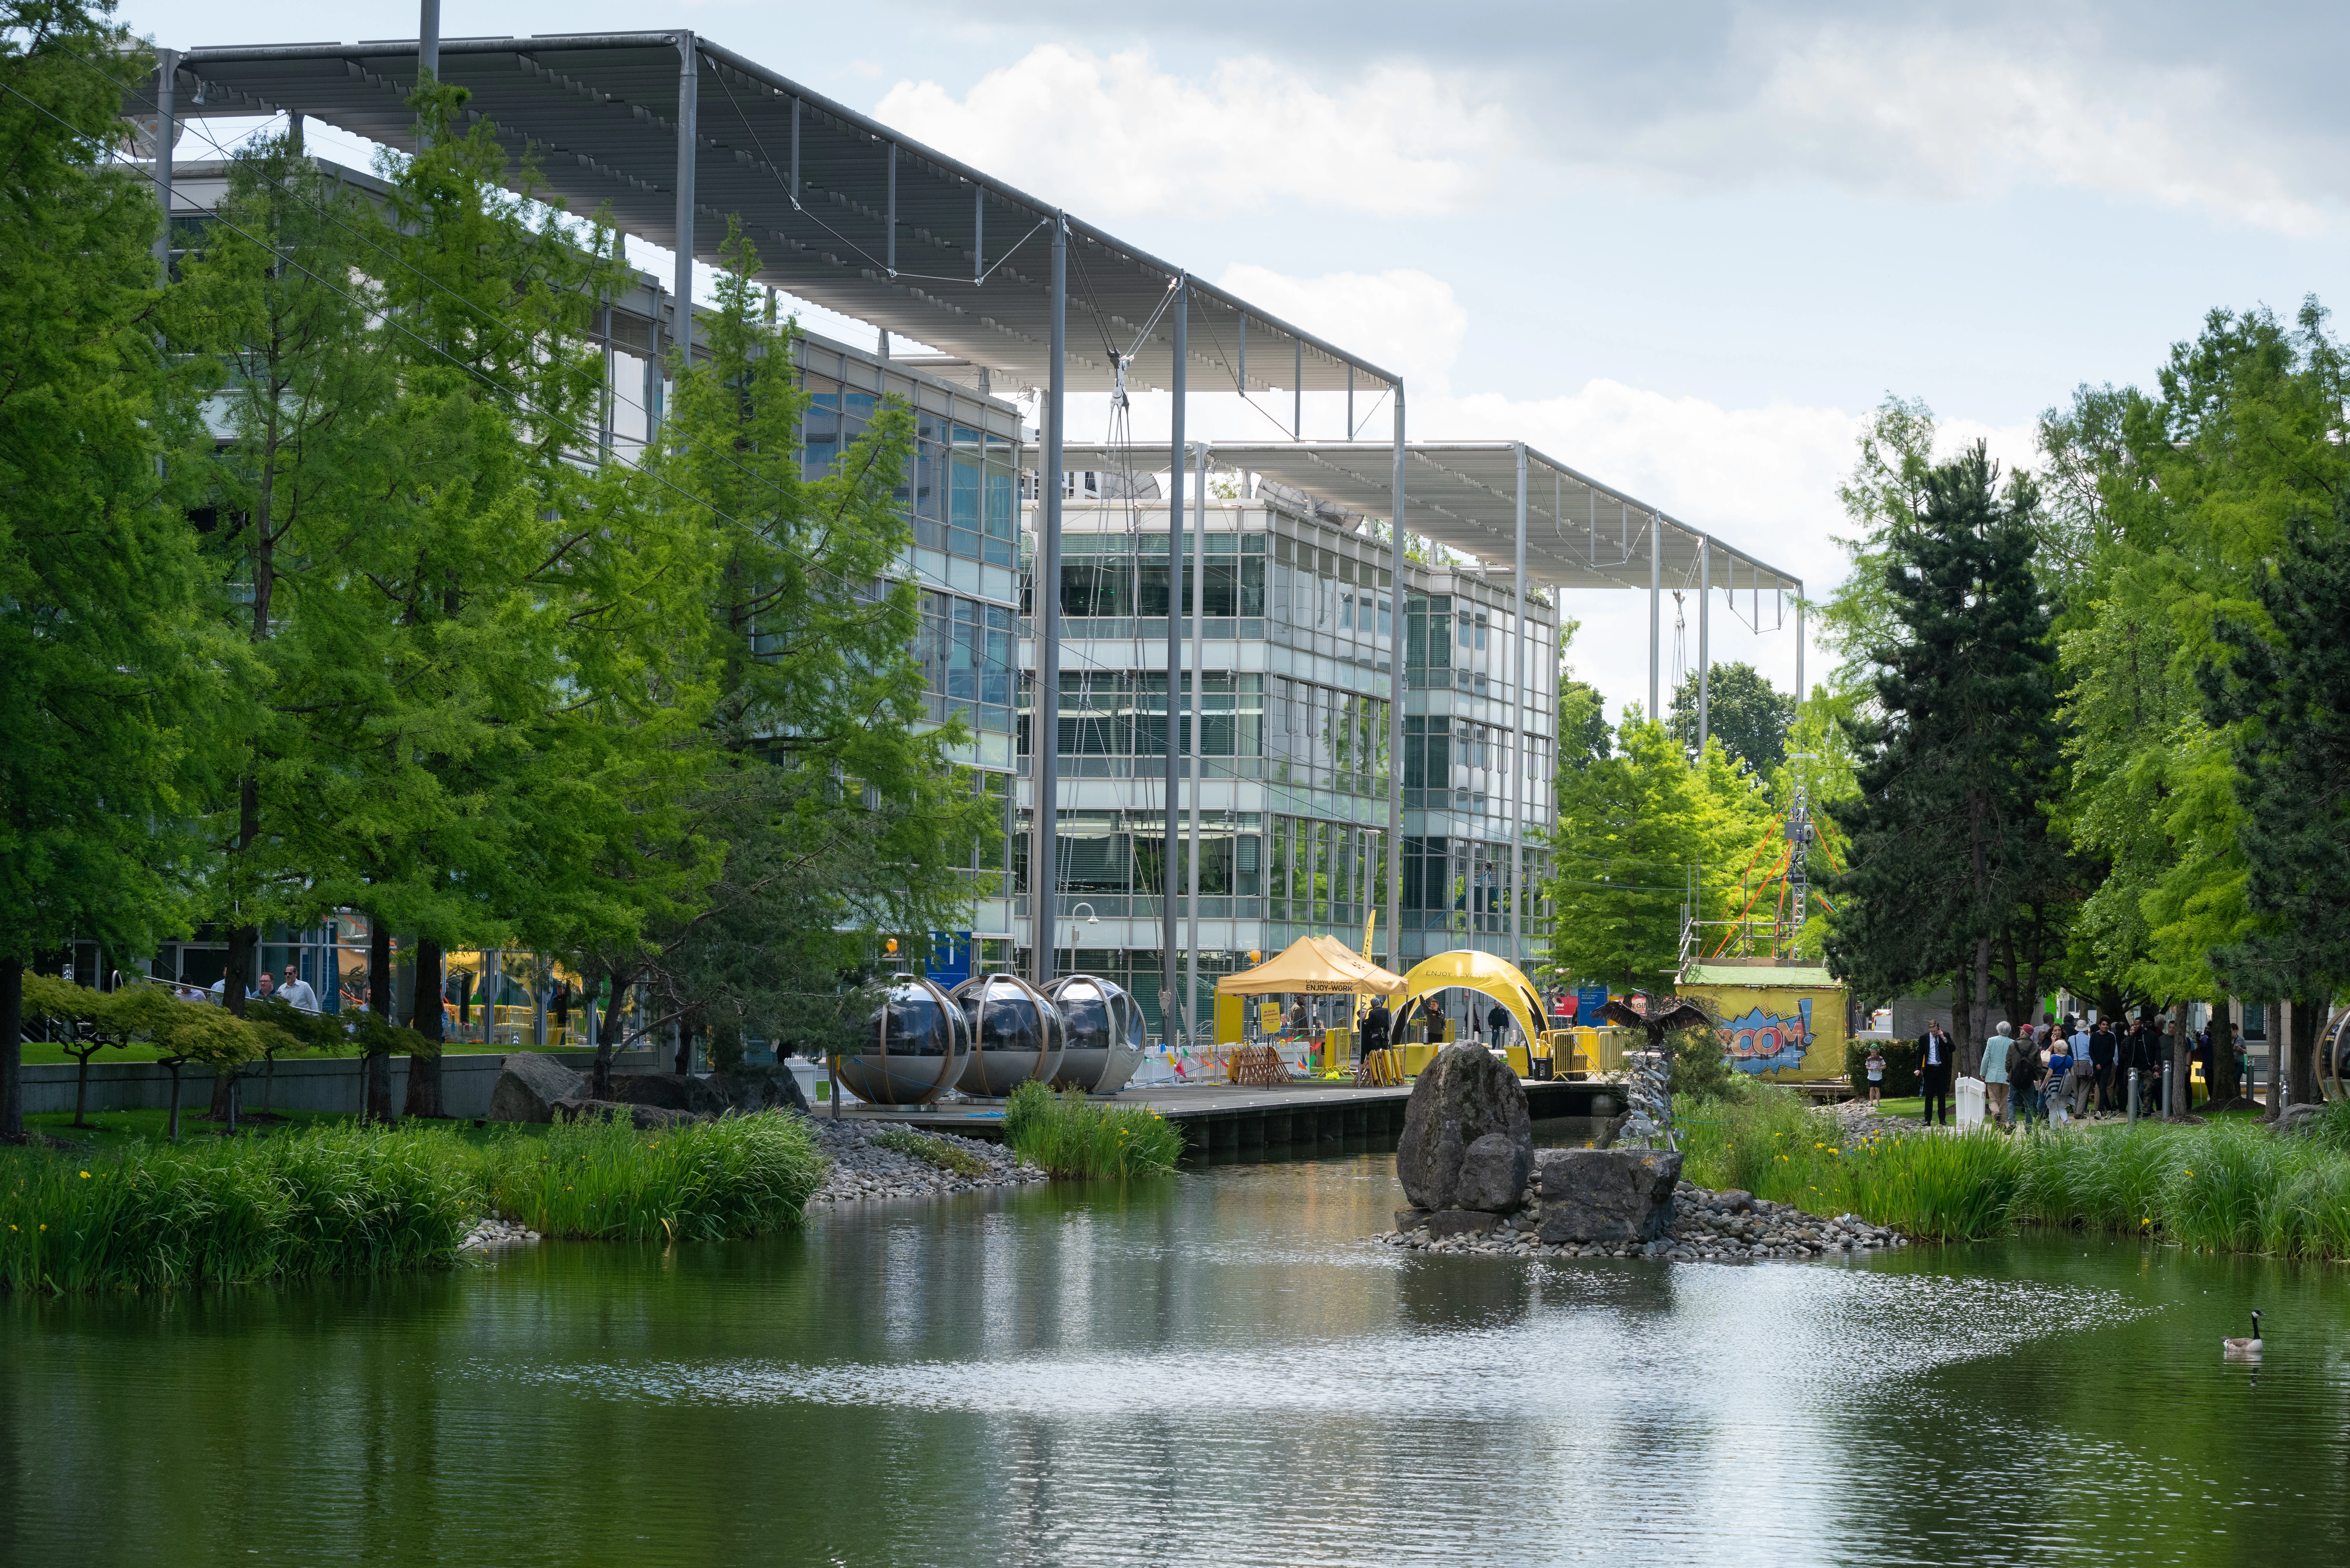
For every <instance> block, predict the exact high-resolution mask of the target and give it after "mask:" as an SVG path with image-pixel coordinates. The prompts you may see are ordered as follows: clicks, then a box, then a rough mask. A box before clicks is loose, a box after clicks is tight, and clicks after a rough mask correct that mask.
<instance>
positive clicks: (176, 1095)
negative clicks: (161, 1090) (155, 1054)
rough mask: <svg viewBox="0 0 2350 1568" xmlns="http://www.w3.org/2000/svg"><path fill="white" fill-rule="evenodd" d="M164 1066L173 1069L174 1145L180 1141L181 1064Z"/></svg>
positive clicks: (170, 1063)
mask: <svg viewBox="0 0 2350 1568" xmlns="http://www.w3.org/2000/svg"><path fill="white" fill-rule="evenodd" d="M163 1065H165V1066H166V1067H169V1068H171V1069H172V1123H171V1126H172V1133H171V1137H172V1142H173V1143H177V1142H179V1141H180V1064H178V1063H177V1062H166V1063H164V1064H163Z"/></svg>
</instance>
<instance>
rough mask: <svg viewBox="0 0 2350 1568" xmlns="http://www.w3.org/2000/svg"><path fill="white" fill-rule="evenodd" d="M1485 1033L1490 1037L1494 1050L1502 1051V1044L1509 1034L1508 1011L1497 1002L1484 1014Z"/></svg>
mask: <svg viewBox="0 0 2350 1568" xmlns="http://www.w3.org/2000/svg"><path fill="white" fill-rule="evenodd" d="M1485 1033H1486V1034H1487V1035H1488V1036H1490V1037H1491V1040H1492V1046H1493V1049H1494V1050H1496V1051H1499V1050H1501V1049H1503V1042H1504V1041H1506V1040H1507V1039H1508V1038H1509V1033H1510V1010H1509V1009H1508V1008H1506V1007H1504V1006H1503V1005H1502V1004H1501V1003H1500V1002H1495V1003H1493V1005H1492V1009H1491V1010H1490V1011H1489V1012H1486V1014H1485Z"/></svg>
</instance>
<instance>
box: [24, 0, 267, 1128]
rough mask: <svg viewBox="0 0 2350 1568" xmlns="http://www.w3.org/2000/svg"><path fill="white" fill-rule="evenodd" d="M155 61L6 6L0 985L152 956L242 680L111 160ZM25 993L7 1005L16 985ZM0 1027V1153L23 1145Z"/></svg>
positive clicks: (102, 27)
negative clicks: (112, 958)
mask: <svg viewBox="0 0 2350 1568" xmlns="http://www.w3.org/2000/svg"><path fill="white" fill-rule="evenodd" d="M148 59H149V57H148V56H147V55H146V54H145V51H144V50H143V49H142V48H141V47H140V46H139V45H138V44H137V43H136V41H135V40H133V39H131V38H130V37H128V36H126V35H124V34H123V33H121V32H120V29H118V28H116V27H115V26H112V25H111V23H110V22H109V21H108V20H107V16H106V11H105V9H104V8H103V7H102V6H99V7H92V6H87V5H79V4H75V3H72V0H62V3H48V0H16V3H15V4H10V5H5V6H0V88H5V90H0V164H5V167H6V169H7V171H8V178H7V180H6V182H5V191H4V192H0V309H5V316H6V319H7V322H8V332H7V334H6V337H5V342H0V801H5V803H6V809H5V811H0V967H6V968H8V969H9V970H11V971H14V969H15V968H16V966H17V965H20V964H24V963H27V962H29V961H31V960H32V958H33V957H34V956H35V955H36V954H37V953H40V952H43V951H46V950H49V949H51V948H53V947H55V946H56V945H57V944H58V943H61V942H63V941H64V940H67V938H68V935H74V936H78V937H79V938H80V939H81V940H97V941H99V942H102V943H104V944H105V945H107V946H108V947H109V948H111V949H114V950H118V951H123V952H142V951H147V950H151V947H152V944H153V943H154V942H155V940H157V939H158V938H159V937H160V936H161V935H162V934H163V933H165V932H166V931H169V930H170V929H172V928H173V926H174V925H175V924H176V922H177V921H178V919H180V915H181V912H182V909H183V907H184V906H183V903H182V897H181V895H182V888H183V887H184V878H183V875H182V873H183V870H184V860H185V856H186V852H187V845H186V840H185V836H184V835H183V833H182V831H181V827H182V823H183V822H184V820H185V815H186V807H187V805H188V804H189V801H190V797H191V796H192V794H195V793H197V792H199V791H200V790H201V789H202V787H203V782H204V780H205V779H206V777H207V776H208V774H209V772H210V769H211V767H212V764H213V755H212V750H211V748H213V746H214V745H215V744H216V742H218V741H219V739H220V738H221V737H222V736H224V735H234V733H235V732H236V730H237V728H238V726H239V722H240V719H239V715H238V713H237V711H236V710H235V706H234V704H233V703H224V702H223V701H220V697H221V693H222V691H223V690H224V687H225V686H227V685H229V684H230V680H229V677H230V675H231V673H232V672H233V671H234V670H235V669H236V668H237V667H238V665H239V663H240V660H239V659H238V658H237V655H236V651H235V649H234V648H233V647H223V646H221V644H220V641H219V639H217V637H216V636H215V635H214V634H213V630H212V627H211V616H210V606H209V603H208V600H207V596H206V594H205V591H204V589H203V579H202V576H201V574H200V572H199V570H198V567H197V562H196V551H195V536H194V534H193V532H192V530H191V529H190V528H189V527H188V525H187V521H186V519H185V517H184V516H183V514H182V513H181V511H180V508H179V507H178V506H177V505H176V504H173V497H172V496H171V495H170V494H169V493H167V492H166V490H165V487H164V485H163V483H162V481H161V475H160V472H159V470H160V469H161V462H160V459H161V455H162V454H163V453H164V452H167V451H169V450H172V448H174V447H175V446H177V445H178V444H179V443H180V442H181V441H182V440H184V439H187V438H189V437H190V436H192V434H194V432H195V429H196V426H195V414H196V411H197V405H196V400H195V394H196V393H197V391H198V390H199V387H198V385H197V384H196V381H195V379H194V375H193V370H192V368H181V367H175V366H172V365H169V364H167V363H166V361H165V360H164V358H163V357H162V356H161V354H160V353H159V352H158V349H157V343H156V337H157V332H158V321H157V319H156V314H155V313H156V305H157V293H158V290H157V279H156V267H155V260H154V257H153V255H152V254H151V250H150V246H151V244H152V242H153V239H154V237H155V234H156V228H157V215H158V214H157V212H156V205H155V200H154V196H153V194H152V192H151V191H150V190H149V189H148V187H147V185H146V182H144V181H143V180H141V179H140V177H139V176H138V175H137V174H136V173H135V172H133V171H131V170H130V169H128V168H125V167H122V166H121V165H120V164H118V163H115V162H114V161H112V160H111V158H110V153H111V151H112V150H113V149H114V148H116V147H117V146H118V145H119V144H120V140H121V139H122V136H123V133H124V127H123V125H122V122H121V119H120V115H121V112H122V96H121V88H120V85H119V84H118V83H116V82H115V81H114V80H113V79H111V78H109V76H108V75H107V74H106V69H105V68H104V67H111V68H112V69H114V70H118V71H121V72H123V73H124V74H126V75H129V76H130V77H133V78H136V77H137V76H138V75H139V74H140V72H142V71H143V70H145V69H146V68H147V61H148ZM0 992H7V993H8V994H11V995H13V988H8V987H0ZM15 1025H16V1020H15V1019H14V1018H13V1017H11V1018H8V1019H0V1040H5V1042H6V1043H7V1044H5V1047H0V1049H5V1059H0V1080H5V1082H0V1137H14V1136H16V1135H17V1134H18V1133H19V1132H20V1131H21V1130H22V1129H21V1127H20V1126H19V1125H18V1121H19V1116H20V1112H21V1099H20V1097H19V1096H18V1095H17V1094H16V1072H17V1062H16V1051H15V1046H14V1042H15V1041H16V1027H15Z"/></svg>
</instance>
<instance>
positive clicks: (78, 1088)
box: [73, 1051, 98, 1127]
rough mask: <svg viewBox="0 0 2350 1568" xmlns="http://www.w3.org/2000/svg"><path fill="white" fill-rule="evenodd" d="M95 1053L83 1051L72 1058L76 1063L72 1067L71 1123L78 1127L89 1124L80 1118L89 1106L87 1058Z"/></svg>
mask: <svg viewBox="0 0 2350 1568" xmlns="http://www.w3.org/2000/svg"><path fill="white" fill-rule="evenodd" d="M96 1054H98V1053H96V1052H95V1051H85V1052H83V1053H81V1054H79V1055H78V1056H76V1057H75V1058H74V1060H75V1062H76V1063H78V1065H77V1066H76V1067H75V1068H74V1119H73V1125H74V1126H76V1127H88V1125H89V1124H88V1122H86V1121H84V1120H82V1114H83V1113H84V1112H85V1111H87V1110H88V1108H89V1059H90V1058H91V1057H92V1056H94V1055H96Z"/></svg>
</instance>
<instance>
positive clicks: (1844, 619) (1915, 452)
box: [1819, 392, 1936, 691]
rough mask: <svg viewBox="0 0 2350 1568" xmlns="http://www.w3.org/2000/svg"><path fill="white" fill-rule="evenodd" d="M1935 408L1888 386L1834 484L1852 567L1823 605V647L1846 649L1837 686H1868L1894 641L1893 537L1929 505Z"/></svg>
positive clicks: (1839, 539) (1840, 688)
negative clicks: (1846, 470)
mask: <svg viewBox="0 0 2350 1568" xmlns="http://www.w3.org/2000/svg"><path fill="white" fill-rule="evenodd" d="M1935 433H1936V430H1935V422H1934V410H1931V409H1929V408H1928V407H1927V406H1926V403H1925V400H1923V399H1907V400H1905V399H1902V398H1898V397H1896V396H1895V395H1894V394H1892V393H1891V392H1887V394H1886V395H1885V400H1884V401H1883V402H1881V403H1879V404H1878V405H1877V411H1876V412H1875V414H1873V415H1872V416H1871V417H1870V419H1869V421H1868V423H1867V425H1866V427H1864V428H1863V430H1862V431H1861V433H1860V437H1859V442H1858V444H1859V448H1860V451H1859V454H1858V455H1857V457H1856V459H1855V460H1854V462H1853V469H1852V473H1851V475H1850V476H1849V477H1848V478H1847V479H1846V481H1845V482H1844V483H1842V484H1840V485H1838V486H1837V487H1836V500H1837V501H1838V502H1839V503H1840V504H1842V505H1843V507H1844V514H1845V517H1846V521H1847V522H1848V523H1849V524H1851V526H1852V529H1853V532H1852V533H1851V534H1849V535H1839V536H1837V538H1836V543H1837V544H1838V545H1841V546H1843V548H1844V551H1845V554H1846V556H1849V557H1850V558H1851V560H1852V570H1851V571H1850V572H1848V573H1847V574H1846V576H1845V579H1844V581H1843V582H1842V583H1840V584H1839V585H1837V587H1836V589H1835V593H1834V594H1833V595H1831V596H1830V597H1829V599H1828V602H1827V603H1826V604H1825V605H1823V606H1821V607H1820V612H1821V613H1820V618H1819V639H1820V643H1821V646H1822V647H1824V648H1826V649H1830V650H1832V651H1835V652H1837V653H1840V654H1842V655H1843V659H1844V662H1843V664H1842V665H1841V666H1840V667H1839V668H1838V669H1837V670H1836V672H1835V680H1834V681H1833V682H1832V685H1833V686H1834V688H1835V690H1838V691H1866V690H1867V689H1868V687H1869V686H1870V684H1871V683H1872V682H1873V681H1874V680H1875V678H1876V676H1877V674H1878V672H1879V667H1878V666H1877V649H1881V648H1884V647H1887V645H1888V644H1890V643H1891V642H1893V641H1894V640H1895V637H1894V633H1895V628H1896V626H1897V622H1898V617H1897V612H1896V609H1895V605H1894V600H1893V597H1892V595H1891V593H1890V592H1889V590H1888V587H1887V582H1888V579H1887V575H1886V570H1887V566H1888V565H1889V564H1890V562H1891V560H1892V545H1893V540H1894V538H1895V537H1896V536H1897V535H1899V534H1901V533H1903V532H1905V531H1907V530H1908V529H1911V528H1914V527H1915V526H1916V525H1917V523H1918V514H1920V512H1921V511H1922V510H1923V509H1924V506H1925V504H1926V476H1927V475H1928V474H1929V472H1932V469H1933V466H1934V438H1935Z"/></svg>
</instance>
